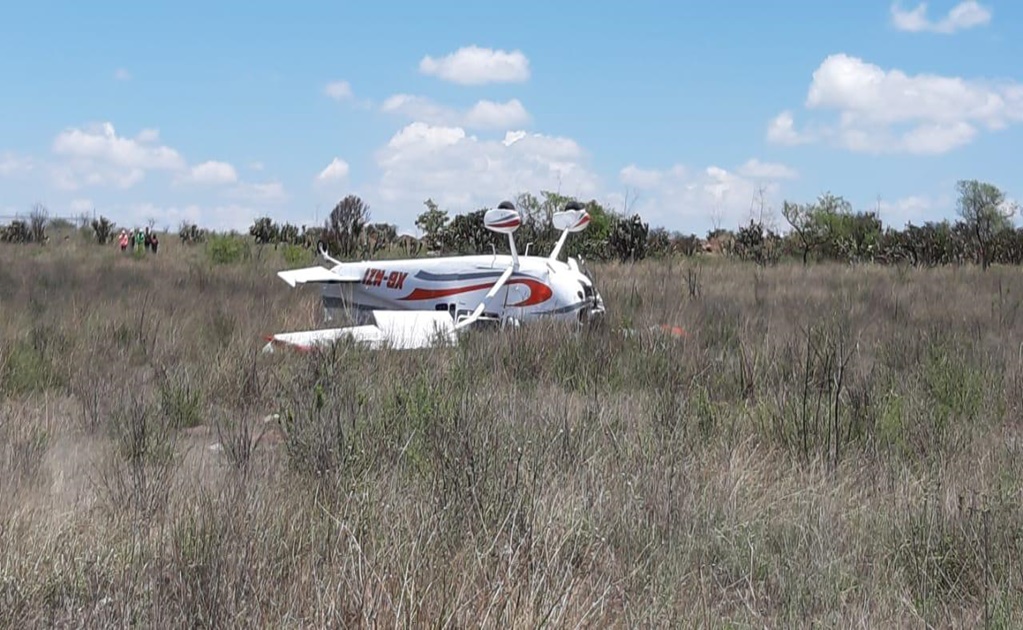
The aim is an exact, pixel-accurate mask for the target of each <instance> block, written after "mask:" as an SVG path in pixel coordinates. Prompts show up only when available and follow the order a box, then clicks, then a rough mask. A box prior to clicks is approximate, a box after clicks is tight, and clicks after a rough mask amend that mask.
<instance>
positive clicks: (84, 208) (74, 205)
mask: <svg viewBox="0 0 1023 630" xmlns="http://www.w3.org/2000/svg"><path fill="white" fill-rule="evenodd" d="M68 207H69V208H70V209H71V212H73V213H75V214H81V213H83V212H91V211H92V210H93V209H94V208H95V207H96V204H94V203H92V200H91V199H74V200H72V201H71V203H70V204H69V206H68Z"/></svg>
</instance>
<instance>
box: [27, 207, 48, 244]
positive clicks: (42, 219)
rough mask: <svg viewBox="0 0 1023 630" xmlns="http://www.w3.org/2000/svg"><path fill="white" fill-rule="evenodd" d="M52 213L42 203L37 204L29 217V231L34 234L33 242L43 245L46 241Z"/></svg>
mask: <svg viewBox="0 0 1023 630" xmlns="http://www.w3.org/2000/svg"><path fill="white" fill-rule="evenodd" d="M49 218H50V213H49V211H48V210H47V209H46V206H44V205H43V204H41V203H37V204H36V205H35V206H33V208H32V212H31V213H29V215H28V220H29V226H30V227H29V229H30V231H31V233H32V241H33V242H36V243H43V242H45V241H46V224H47V223H48V222H49Z"/></svg>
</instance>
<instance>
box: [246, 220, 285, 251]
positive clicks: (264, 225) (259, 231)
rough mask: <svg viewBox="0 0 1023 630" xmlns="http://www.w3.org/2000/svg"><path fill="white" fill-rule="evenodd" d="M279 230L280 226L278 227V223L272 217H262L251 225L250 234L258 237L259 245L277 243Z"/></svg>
mask: <svg viewBox="0 0 1023 630" xmlns="http://www.w3.org/2000/svg"><path fill="white" fill-rule="evenodd" d="M279 231H280V228H278V227H277V224H276V223H274V222H273V219H271V218H270V217H260V218H258V219H256V220H255V221H254V222H253V223H252V226H251V227H249V234H250V235H252V236H253V237H254V238H255V239H256V243H257V244H259V245H266V244H267V243H275V242H276V241H277V239H278V236H279Z"/></svg>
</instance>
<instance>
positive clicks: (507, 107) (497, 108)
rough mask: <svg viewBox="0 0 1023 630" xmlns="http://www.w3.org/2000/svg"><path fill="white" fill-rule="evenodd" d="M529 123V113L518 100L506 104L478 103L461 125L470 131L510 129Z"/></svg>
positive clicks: (466, 115)
mask: <svg viewBox="0 0 1023 630" xmlns="http://www.w3.org/2000/svg"><path fill="white" fill-rule="evenodd" d="M529 123H530V117H529V113H528V112H527V111H526V108H525V107H523V106H522V103H521V102H519V100H518V99H512V100H510V101H508V102H506V103H495V102H494V101H487V100H483V101H479V102H477V103H476V104H475V105H473V106H472V109H470V110H469V111H468V112H466V114H465V118H464V119H463V124H464V125H465V126H466V127H469V128H472V129H512V128H516V127H522V126H524V125H528V124H529Z"/></svg>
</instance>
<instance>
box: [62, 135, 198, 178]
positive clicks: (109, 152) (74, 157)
mask: <svg viewBox="0 0 1023 630" xmlns="http://www.w3.org/2000/svg"><path fill="white" fill-rule="evenodd" d="M158 137H159V134H158V133H156V131H155V130H151V129H149V130H143V131H142V133H140V134H139V135H138V136H136V137H135V138H127V137H124V136H120V135H118V134H117V131H116V130H115V129H114V126H113V125H112V124H111V123H109V122H106V123H100V124H93V125H88V126H86V127H84V128H69V129H65V130H64V131H62V132H61V133H60V134H58V135H57V137H56V138H55V139H54V141H53V146H52V150H53V152H54V154H56V155H58V156H60V157H63V158H66V161H65V162H64V163H61V164H57V165H55V166H54V167H53V177H54V181H55V183H56V184H57V186H59V187H60V188H63V189H67V190H75V189H77V188H80V187H82V186H102V185H109V186H115V187H118V188H130V187H131V186H134V185H135V184H137V183H138V182H140V181H142V179H143V178H144V177H145V174H146V172H147V171H181V170H182V169H184V168H185V167H186V163H185V159H184V158H183V157H182V156H181V154H180V153H178V152H177V151H176V150H174V149H172V148H170V147H167V146H163V145H160V144H158V142H157V141H158Z"/></svg>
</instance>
